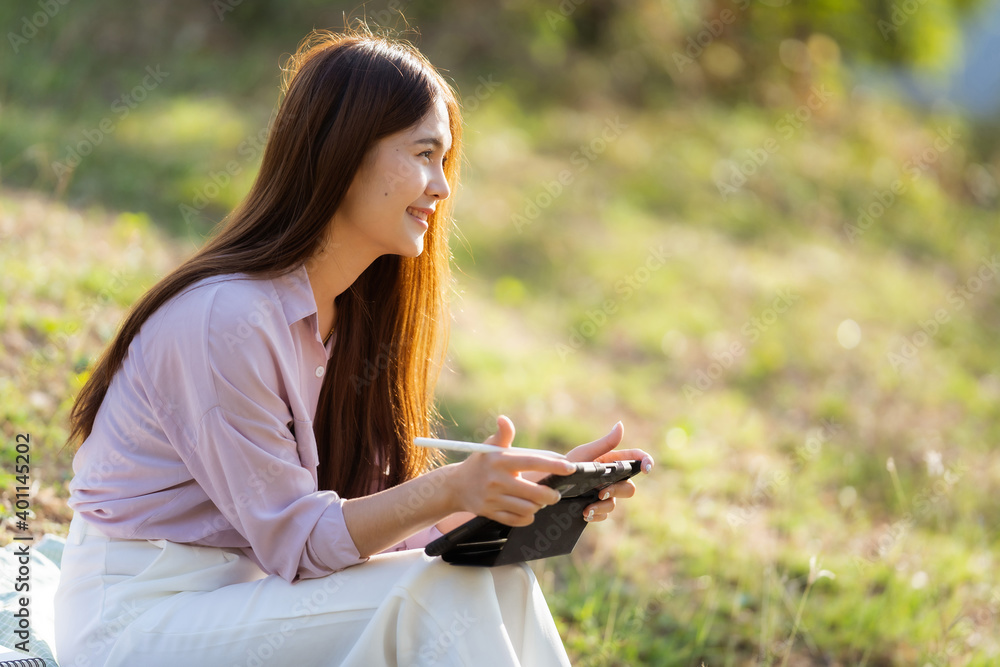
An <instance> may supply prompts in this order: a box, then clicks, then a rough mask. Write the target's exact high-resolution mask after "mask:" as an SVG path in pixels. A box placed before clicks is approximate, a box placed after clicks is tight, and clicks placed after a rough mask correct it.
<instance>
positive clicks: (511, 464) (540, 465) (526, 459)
mask: <svg viewBox="0 0 1000 667" xmlns="http://www.w3.org/2000/svg"><path fill="white" fill-rule="evenodd" d="M485 456H493V457H496V458H497V459H498V461H497V464H498V465H499V466H500V467H501V468H502V469H504V470H507V471H510V472H523V471H525V470H534V471H537V472H547V473H551V474H553V475H568V474H570V473H573V472H576V466H575V465H573V464H572V463H570V462H569V461H566V460H565V459H557V458H553V457H551V456H543V455H542V454H526V453H518V454H511V453H509V452H497V453H496V454H485Z"/></svg>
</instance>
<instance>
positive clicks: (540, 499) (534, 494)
mask: <svg viewBox="0 0 1000 667" xmlns="http://www.w3.org/2000/svg"><path fill="white" fill-rule="evenodd" d="M511 493H512V494H513V495H515V496H517V497H519V498H525V499H527V500H530V501H531V502H533V503H535V504H536V505H538V506H539V507H538V509H541V508H542V507H546V506H548V505H555V504H556V503H557V502H559V501H560V500H562V496H561V495H560V494H559V492H558V491H556V490H555V489H553V488H552V487H550V486H545V485H544V484H535V483H534V482H529V481H528V480H526V479H521V478H518V479H517V486H515V487H514V488H513V489H511Z"/></svg>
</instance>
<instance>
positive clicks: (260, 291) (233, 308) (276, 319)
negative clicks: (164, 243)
mask: <svg viewBox="0 0 1000 667" xmlns="http://www.w3.org/2000/svg"><path fill="white" fill-rule="evenodd" d="M282 280H283V279H282V278H275V279H270V278H262V277H257V276H251V275H247V274H244V273H233V274H224V275H218V276H211V277H209V278H204V279H202V280H199V281H197V282H195V283H192V284H191V285H189V286H188V287H186V288H184V289H183V290H181V291H180V292H178V293H177V294H176V295H174V296H173V297H171V298H170V299H169V300H168V301H167V302H166V303H164V304H163V306H162V307H161V308H159V309H158V310H157V312H155V313H154V314H153V315H152V316H151V317H150V318H149V320H148V321H147V322H146V324H145V325H144V326H143V332H142V333H143V334H146V336H145V337H146V338H147V339H149V338H159V337H161V336H162V335H163V334H166V333H169V334H170V337H171V338H173V339H174V340H175V342H176V343H181V344H182V345H183V344H184V343H185V342H186V343H187V344H188V345H190V346H191V347H192V348H200V347H202V346H203V345H205V344H209V345H212V344H215V343H216V342H217V341H222V342H223V343H224V342H225V341H226V340H230V339H232V338H233V337H235V338H238V339H239V340H241V341H246V340H248V339H250V338H270V337H272V336H273V335H274V334H276V333H278V332H280V331H282V330H287V322H286V320H285V317H284V313H283V309H282V300H281V295H280V294H279V291H280V289H281V283H282ZM192 351H194V350H193V349H192Z"/></svg>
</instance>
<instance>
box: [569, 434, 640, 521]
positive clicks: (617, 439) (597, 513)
mask: <svg viewBox="0 0 1000 667" xmlns="http://www.w3.org/2000/svg"><path fill="white" fill-rule="evenodd" d="M624 435H625V427H624V425H622V423H621V422H618V423H617V424H615V426H614V428H612V429H611V432H610V433H608V434H607V435H605V436H604V437H602V438H598V439H597V440H594V441H593V442H588V443H587V444H585V445H580V446H579V447H576V448H574V449H573V450H572V451H570V452H569V453H568V454H567V455H566V458H567V459H568V460H570V461H573V462H575V463H584V462H587V461H598V462H601V463H608V462H611V461H629V460H633V459H635V460H639V461H642V464H641V465H642V471H643V472H644V473H646V474H649V472H650V471H651V470H652V469H653V457H652V456H650V455H649V454H647V453H646V452H644V451H642V450H641V449H615V447H617V446H618V445H619V444H621V441H622V436H624ZM634 495H635V484H633V483H632V480H630V479H626V480H624V481H622V482H617V483H615V484H612V485H611V486H609V487H607V488H605V489H602V490H601V500H599V501H598V502H596V503H592V504H590V505H587V506H586V507H584V508H583V516H584V518H586V520H587V521H591V522H593V521H604V520H605V519H607V518H608V515H609V514H611V512H613V511H614V509H615V499H616V498H631V497H632V496H634Z"/></svg>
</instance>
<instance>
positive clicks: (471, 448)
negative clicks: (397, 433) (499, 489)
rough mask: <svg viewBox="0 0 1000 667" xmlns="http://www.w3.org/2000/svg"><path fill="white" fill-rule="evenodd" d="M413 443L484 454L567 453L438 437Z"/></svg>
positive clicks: (419, 445)
mask: <svg viewBox="0 0 1000 667" xmlns="http://www.w3.org/2000/svg"><path fill="white" fill-rule="evenodd" d="M413 444H415V445H416V446H417V447H430V448H432V449H447V450H449V451H453V452H481V453H484V454H489V453H490V452H499V451H501V450H505V449H506V450H510V451H512V452H518V453H524V454H541V455H542V456H549V457H551V458H554V459H564V458H566V455H565V454H560V453H559V452H550V451H549V450H547V449H529V448H528V447H498V446H497V445H486V444H483V443H479V442H462V441H461V440H438V439H437V438H414V439H413Z"/></svg>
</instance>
